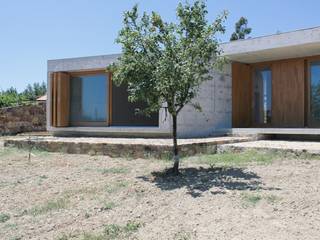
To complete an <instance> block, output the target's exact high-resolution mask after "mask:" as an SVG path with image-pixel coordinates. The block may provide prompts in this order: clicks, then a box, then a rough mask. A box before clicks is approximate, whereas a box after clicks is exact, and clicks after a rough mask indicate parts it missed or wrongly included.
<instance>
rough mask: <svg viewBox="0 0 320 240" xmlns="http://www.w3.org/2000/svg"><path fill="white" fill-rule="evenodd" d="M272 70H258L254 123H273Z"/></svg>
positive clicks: (255, 81) (255, 80)
mask: <svg viewBox="0 0 320 240" xmlns="http://www.w3.org/2000/svg"><path fill="white" fill-rule="evenodd" d="M271 75H272V74H271V70H270V69H268V68H267V69H263V70H256V71H255V77H254V121H255V123H256V124H267V123H271V100H272V99H271V98H272V96H271V95H272V76H271Z"/></svg>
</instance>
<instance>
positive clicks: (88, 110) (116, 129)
mask: <svg viewBox="0 0 320 240" xmlns="http://www.w3.org/2000/svg"><path fill="white" fill-rule="evenodd" d="M221 48H222V50H223V52H224V55H225V56H227V57H228V58H229V60H230V61H229V63H228V64H226V65H225V67H224V69H223V70H222V71H219V72H218V71H215V70H212V72H211V76H212V79H211V80H209V81H207V82H204V83H203V84H202V85H201V86H200V91H199V94H198V96H197V98H196V99H195V100H194V102H195V103H199V104H200V106H201V108H202V111H201V112H198V111H197V110H195V109H194V108H193V107H192V106H186V107H185V108H183V109H182V111H181V113H180V114H179V117H178V135H179V137H206V136H213V135H221V134H226V133H237V134H246V133H287V134H320V131H319V130H320V128H319V127H320V27H317V28H310V29H304V30H298V31H293V32H287V33H280V34H276V35H270V36H264V37H257V38H251V39H246V40H239V41H234V42H228V43H224V44H222V45H221ZM119 56H120V55H117V54H115V55H103V56H94V57H82V58H70V59H58V60H49V61H48V100H47V119H48V121H47V129H48V131H50V132H53V133H54V134H56V135H67V136H72V135H81V136H85V135H88V136H147V137H165V136H170V135H171V124H172V122H171V118H170V116H169V115H168V114H167V113H166V111H165V110H164V109H160V111H159V112H158V113H155V114H153V115H152V116H149V117H146V116H143V115H139V114H137V113H136V110H137V109H139V108H143V105H144V103H135V104H132V103H129V102H128V94H127V92H126V87H125V86H116V85H115V84H113V82H112V73H107V72H105V68H106V66H108V65H109V64H110V63H112V62H114V61H116V60H117V58H118V57H119ZM318 128H319V130H318Z"/></svg>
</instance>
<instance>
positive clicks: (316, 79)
mask: <svg viewBox="0 0 320 240" xmlns="http://www.w3.org/2000/svg"><path fill="white" fill-rule="evenodd" d="M310 114H311V117H312V118H313V119H314V120H317V121H319V120H320V62H314V63H311V66H310Z"/></svg>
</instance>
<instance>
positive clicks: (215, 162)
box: [183, 150, 280, 167]
mask: <svg viewBox="0 0 320 240" xmlns="http://www.w3.org/2000/svg"><path fill="white" fill-rule="evenodd" d="M279 157H280V154H277V153H264V152H260V151H254V150H250V151H245V152H240V153H218V154H208V155H206V154H205V155H198V156H194V157H187V158H184V159H183V161H191V162H199V163H203V164H208V165H210V166H226V167H231V166H244V165H248V164H250V163H258V164H271V163H272V162H273V161H274V160H275V159H277V158H279Z"/></svg>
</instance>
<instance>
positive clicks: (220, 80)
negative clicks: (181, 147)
mask: <svg viewBox="0 0 320 240" xmlns="http://www.w3.org/2000/svg"><path fill="white" fill-rule="evenodd" d="M211 75H212V80H210V81H207V82H204V83H203V84H201V86H200V89H199V93H198V96H197V97H196V98H195V99H194V101H193V103H198V104H200V106H201V109H202V111H200V112H199V111H197V110H195V109H194V107H192V106H191V105H188V106H185V107H184V108H183V109H182V110H181V112H180V115H179V116H178V135H179V137H187V138H188V137H207V136H214V135H221V134H223V133H226V132H228V131H229V130H230V128H231V117H232V114H231V111H232V100H231V89H232V88H231V85H232V78H231V65H230V64H227V65H226V66H225V69H224V70H223V71H222V72H217V71H213V72H212V73H211Z"/></svg>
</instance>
